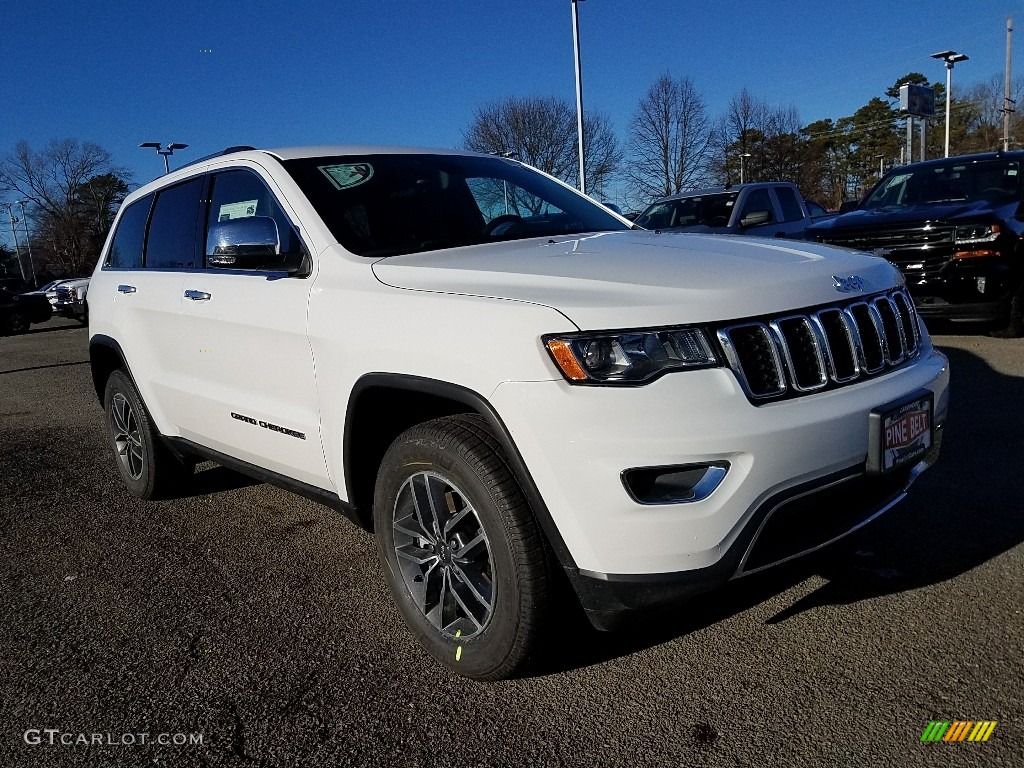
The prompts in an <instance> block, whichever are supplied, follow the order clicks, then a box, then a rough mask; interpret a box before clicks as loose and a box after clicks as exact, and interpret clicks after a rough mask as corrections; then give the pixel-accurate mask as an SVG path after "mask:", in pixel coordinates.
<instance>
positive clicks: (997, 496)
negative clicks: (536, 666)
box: [0, 321, 1024, 768]
mask: <svg viewBox="0 0 1024 768" xmlns="http://www.w3.org/2000/svg"><path fill="white" fill-rule="evenodd" d="M87 338H88V337H87V332H86V331H85V330H84V329H82V328H79V327H77V326H76V325H75V324H71V323H69V324H63V323H61V322H60V321H54V322H51V323H48V324H46V325H44V326H40V327H39V328H38V330H36V331H35V332H33V333H30V334H28V335H25V336H19V337H11V338H0V725H2V728H0V767H2V768H13V767H14V766H18V768H20V767H21V766H55V767H56V766H61V767H62V768H63V767H64V766H74V765H90V766H141V765H163V766H172V767H173V768H180V767H188V766H342V765H359V766H364V765H382V766H383V765H401V766H444V765H453V766H455V765H458V766H490V765H494V766H520V765H536V766H551V765H566V766H605V765H607V766H620V765H637V766H683V765H685V766H704V765H707V766H736V765H743V766H747V765H749V766H776V765H779V766H782V765H785V766H833V765H844V766H890V765H891V766H931V765H935V766H938V765H941V766H979V765H985V766H988V765H1003V766H1019V765H1021V764H1022V762H1021V761H1022V759H1024V727H1022V723H1024V707H1022V704H1021V696H1020V688H1021V683H1022V681H1024V614H1022V612H1024V598H1022V597H1021V574H1022V573H1024V544H1022V541H1024V514H1022V508H1024V503H1022V493H1021V477H1022V469H1021V467H1022V458H1021V455H1022V454H1021V449H1020V435H1021V434H1022V432H1024V408H1022V407H1021V403H1024V340H1017V341H1001V340H994V339H988V338H985V337H982V336H941V337H937V339H936V341H937V343H938V344H939V345H940V346H941V347H942V348H943V349H944V350H945V351H946V352H947V354H948V355H949V356H950V360H951V362H952V366H953V392H952V409H951V416H950V421H949V425H948V429H947V430H946V433H947V435H946V439H945V443H944V446H943V457H942V460H941V461H940V463H939V464H938V466H937V467H936V468H935V469H933V471H931V472H929V473H927V474H926V475H925V476H924V477H923V478H922V479H921V480H920V481H919V483H918V484H917V485H916V486H915V487H914V489H913V491H912V493H911V496H910V498H909V499H908V500H907V501H906V502H905V503H904V504H903V505H901V506H899V507H897V508H896V509H895V510H893V511H892V512H890V513H889V514H888V515H887V516H886V517H884V518H883V519H882V520H880V521H879V522H877V523H876V524H873V525H871V526H868V527H867V528H866V529H865V530H864V531H862V532H861V533H860V534H858V535H857V536H856V537H853V538H852V539H848V540H846V541H845V542H843V544H842V545H839V546H837V547H834V548H832V549H830V550H826V551H825V552H824V553H822V554H820V555H817V556H814V557H812V558H805V559H804V560H802V561H800V562H799V563H796V564H793V565H791V566H787V567H784V568H782V569H778V570H776V571H775V572H771V573H769V574H767V575H765V576H762V577H750V578H748V579H746V580H741V581H739V582H735V583H733V584H730V585H729V586H728V587H726V588H725V589H722V590H719V591H718V592H716V593H713V594H711V595H707V596H704V597H702V598H699V599H697V600H694V601H693V602H692V603H690V604H688V605H687V606H686V607H685V608H684V609H683V610H681V611H680V612H679V614H678V615H676V616H673V617H670V618H667V619H663V620H661V621H659V622H657V623H653V624H649V625H643V626H634V627H631V628H628V629H626V630H625V631H623V632H620V633H617V634H613V635H601V634H598V633H595V632H592V631H589V630H587V629H586V628H585V627H583V626H581V625H579V624H578V623H576V622H574V621H566V622H565V623H564V625H562V626H560V627H558V628H557V629H556V630H553V631H552V634H551V637H550V638H549V647H548V657H547V659H546V660H545V663H544V666H543V667H542V669H541V671H540V672H539V673H538V674H536V675H535V676H532V677H529V678H525V679H520V680H514V681H509V682H503V683H497V684H478V683H471V682H468V681H466V680H463V679H461V678H457V677H455V676H453V675H451V674H449V673H448V672H446V671H444V670H443V669H441V668H439V667H438V666H437V665H436V664H434V663H432V662H431V661H430V660H429V659H428V658H427V657H426V656H425V655H424V654H422V653H421V652H420V651H419V650H418V648H417V646H416V645H415V643H414V642H413V640H412V639H411V638H410V636H409V635H408V634H407V633H406V631H405V629H404V627H403V625H402V624H401V620H400V618H399V616H398V614H397V612H396V611H395V610H394V609H393V608H392V606H391V602H390V600H389V598H388V595H387V592H386V588H385V587H384V584H383V579H382V577H381V573H380V568H379V566H378V564H377V559H376V554H375V550H374V545H373V541H372V539H371V538H370V537H369V536H368V535H366V534H365V533H362V532H360V531H358V530H356V529H355V528H354V527H353V526H351V525H350V524H348V523H347V522H346V521H345V520H343V519H341V518H340V516H339V515H337V514H336V513H334V512H332V511H331V510H329V509H327V508H325V507H321V506H319V505H317V504H315V503H312V502H309V501H306V500H304V499H301V498H298V497H295V496H292V495H289V494H287V493H285V492H284V491H280V490H278V489H276V488H272V487H270V486H267V485H262V484H258V483H254V482H252V481H250V480H247V479H245V478H243V477H241V476H239V475H236V474H234V473H232V472H229V471H227V470H224V469H220V468H216V467H213V466H212V465H203V466H202V467H200V470H201V472H200V473H199V474H198V476H197V478H196V481H195V484H194V486H193V487H192V488H191V489H190V490H189V491H187V495H184V496H182V497H181V498H179V499H176V500H173V501H164V502H155V503H147V502H142V501H139V500H136V499H134V498H132V497H130V496H129V495H128V494H127V493H126V491H125V490H124V488H123V487H122V485H121V483H120V481H119V478H118V476H117V473H116V469H115V467H114V464H113V460H112V458H111V456H110V455H109V452H108V450H107V448H106V446H105V444H104V438H103V433H102V418H101V411H100V408H99V405H98V403H97V401H96V397H95V394H94V393H93V391H92V384H91V380H90V376H89V367H88V364H87ZM936 720H941V721H956V720H971V721H979V720H991V721H997V723H998V725H997V726H996V728H995V730H994V731H993V732H992V735H991V737H990V738H989V740H988V741H987V742H984V743H969V742H964V743H952V742H937V743H923V742H922V741H921V737H922V733H923V732H924V730H925V728H926V727H927V726H928V725H929V722H930V721H936ZM54 729H58V730H56V731H55V730H54ZM142 734H146V735H145V737H143V736H141V735H142ZM94 735H96V736H94ZM97 738H98V741H97V742H96V743H92V742H93V741H94V739H97ZM157 739H161V740H163V741H168V742H170V744H169V745H158V744H153V743H151V742H152V741H154V740H157ZM83 740H84V741H86V742H90V743H89V745H88V746H86V745H83V744H81V743H77V744H76V743H75V742H81V741H83ZM197 740H201V742H202V743H201V744H198V743H195V742H196V741H197ZM68 741H70V742H72V743H70V744H62V742H68ZM143 741H145V742H147V743H142V742H143ZM175 741H178V742H181V741H185V743H184V744H180V745H177V746H176V745H175V744H174V742H175ZM129 742H134V743H129Z"/></svg>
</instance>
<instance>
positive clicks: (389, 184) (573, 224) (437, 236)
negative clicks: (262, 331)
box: [284, 154, 629, 257]
mask: <svg viewBox="0 0 1024 768" xmlns="http://www.w3.org/2000/svg"><path fill="white" fill-rule="evenodd" d="M284 166H285V168H286V169H287V170H288V172H289V173H290V174H291V175H292V178H294V179H295V181H296V183H297V184H298V185H299V186H300V187H301V188H302V191H303V192H305V194H306V197H307V198H309V201H310V202H311V203H312V204H313V206H314V207H315V208H316V210H317V212H318V213H319V214H320V216H321V218H322V219H323V220H324V223H325V224H326V225H327V226H328V228H330V230H331V233H332V234H333V235H334V236H335V237H336V238H337V239H338V242H339V243H341V244H342V245H343V246H344V247H345V248H346V249H347V250H349V251H351V252H352V253H355V254H358V255H360V256H378V257H379V256H394V255H397V254H402V253H415V252H417V251H429V250H436V249H440V248H453V247H456V246H462V245H475V244H479V243H489V242H497V241H501V240H519V239H523V238H528V237H550V236H552V235H566V234H577V233H581V232H603V231H609V230H621V229H628V228H629V227H628V225H626V224H624V223H623V222H622V221H620V220H619V219H618V218H616V217H615V216H614V215H612V214H611V213H609V212H608V211H607V210H605V209H604V208H602V207H601V206H599V205H598V204H596V203H594V202H591V201H589V200H587V199H586V198H584V197H581V196H580V195H578V194H576V193H575V192H573V191H572V190H570V189H566V188H565V187H563V186H562V185H561V184H558V183H556V182H554V181H552V180H551V179H549V178H547V177H546V176H544V175H542V174H540V173H537V172H536V171H534V170H531V169H529V168H526V167H524V166H523V165H521V164H520V163H517V162H515V161H512V160H507V159H505V158H500V157H475V156H464V155H429V154H389V155H360V156H353V155H346V156H339V157H313V158H302V159H297V160H286V161H285V162H284Z"/></svg>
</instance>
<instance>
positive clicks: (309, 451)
mask: <svg viewBox="0 0 1024 768" xmlns="http://www.w3.org/2000/svg"><path fill="white" fill-rule="evenodd" d="M89 304H90V309H91V318H90V320H91V323H90V353H91V361H92V374H93V379H94V382H95V386H96V392H97V394H98V395H99V397H100V399H101V400H102V402H103V405H104V408H105V410H106V422H107V426H108V430H109V436H110V443H111V446H112V448H113V451H114V454H115V456H116V459H117V465H118V468H119V470H120V473H121V475H122V477H123V478H124V481H125V483H126V484H127V486H128V488H129V489H130V490H131V491H132V492H133V493H135V494H136V495H138V496H141V497H143V498H152V497H156V496H158V495H161V494H173V493H174V492H175V489H176V488H178V487H180V484H182V483H185V482H187V476H188V474H189V473H190V472H191V470H192V467H193V465H194V464H195V463H196V461H198V460H199V459H200V458H208V459H213V460H214V461H217V462H220V463H221V464H224V465H227V466H229V467H234V468H236V469H238V470H241V471H243V472H247V473H250V474H252V475H254V476H256V477H258V478H262V479H265V480H268V481H271V482H274V483H277V484H280V485H283V486H285V487H287V488H290V489H293V490H295V491H297V492H299V493H301V494H304V495H306V496H309V497H312V498H314V499H318V500H320V501H323V502H325V503H328V504H330V505H332V506H333V507H335V508H337V509H339V510H341V511H342V512H344V513H345V514H347V515H348V516H349V517H351V518H352V519H353V520H354V521H356V522H357V523H359V524H360V525H362V526H365V527H366V528H367V529H369V530H373V531H375V534H376V540H377V544H378V548H379V552H380V557H381V560H382V562H383V568H384V572H385V573H386V576H387V580H388V582H389V586H390V588H391V591H392V593H393V595H394V598H395V600H396V602H397V604H398V606H399V608H400V609H401V612H402V614H403V616H404V618H405V621H406V622H407V623H408V625H409V627H410V628H411V630H412V632H413V633H414V635H415V636H416V637H417V639H418V640H419V642H420V643H421V644H422V645H423V647H424V648H425V649H426V650H427V651H429V652H430V653H431V654H432V655H433V656H434V657H435V658H437V659H438V660H439V661H441V663H443V664H444V665H446V666H448V667H449V668H451V669H453V670H455V671H457V672H459V673H460V674H463V675H466V676H468V677H472V678H477V679H486V680H493V679H498V678H502V677H506V676H509V675H512V674H513V673H515V672H517V671H519V670H521V669H522V668H523V666H524V665H525V664H526V663H527V662H528V661H529V660H530V658H531V655H532V654H533V652H534V651H535V650H536V648H537V646H538V640H539V638H540V636H541V633H542V632H543V631H544V621H545V618H546V617H547V616H548V615H549V611H550V610H551V609H552V603H553V598H552V595H553V594H554V592H555V590H554V588H553V587H554V584H555V581H556V579H560V578H562V577H561V576H560V572H564V573H565V574H566V576H567V578H568V582H569V583H570V584H571V586H572V588H573V592H574V593H575V596H576V597H577V598H578V599H579V601H580V602H581V604H582V606H583V608H584V609H585V611H586V613H587V615H588V616H589V618H590V620H591V622H592V623H593V624H594V626H596V627H598V628H602V629H611V628H613V627H615V626H617V625H619V624H620V623H621V622H622V620H623V619H624V618H627V617H629V616H630V614H633V613H635V612H639V611H641V610H647V609H652V608H659V607H660V608H664V607H666V606H669V605H673V604H675V603H677V602H678V601H680V600H681V599H683V598H685V597H687V596H689V595H692V594H693V593H695V592H698V591H701V590H706V589H709V588H712V587H714V586H716V585H719V584H722V583H723V582H725V581H727V580H729V579H731V578H734V577H736V576H739V575H743V574H747V573H751V572H753V571H757V570H760V569H762V568H765V567H767V566H770V565H772V564H774V563H778V562H780V561H782V560H786V559H789V558H791V557H794V556H796V555H798V554H801V553H803V552H807V551H810V550H812V549H816V548H818V547H820V546H822V545H824V544H826V543H828V542H830V541H833V540H835V539H837V538H839V537H841V536H843V535H844V534H846V533H849V532H850V531H851V530H853V529H855V528H858V527H860V526H861V525H863V524H864V523H865V522H866V521H868V520H870V519H872V518H874V517H876V516H877V515H879V514H880V513H882V512H883V511H885V510H887V509H888V508H890V507H891V506H892V505H893V504H895V503H896V502H898V501H899V500H900V499H902V498H903V497H904V495H905V491H906V489H907V487H908V486H909V485H910V484H911V483H912V482H913V481H914V479H915V478H916V477H917V476H918V475H919V474H920V473H921V472H922V471H923V470H924V469H925V468H927V467H928V466H929V465H930V464H931V463H933V461H934V460H935V458H936V456H937V453H938V448H939V443H940V437H941V429H942V425H943V422H944V420H945V417H946V409H947V401H948V398H947V384H948V380H949V371H948V365H947V361H946V358H945V357H944V356H943V355H942V354H941V353H939V352H938V351H936V350H935V349H934V348H933V347H932V344H931V341H930V339H929V337H928V334H927V332H926V331H925V329H924V327H923V325H922V324H921V322H920V321H919V320H918V318H917V316H916V315H915V313H914V308H913V303H912V301H911V300H910V299H909V297H908V296H907V293H906V290H905V288H904V285H903V280H902V278H901V277H900V273H899V272H898V271H897V270H896V269H895V268H894V267H893V266H892V265H890V264H889V263H888V262H886V261H884V260H883V259H880V258H875V257H872V256H868V255H866V254H861V253H857V252H854V251H849V250H839V249H835V248H830V247H827V246H822V245H816V244H809V243H792V242H788V241H787V242H779V241H770V240H759V239H750V238H734V237H716V236H706V235H687V234H666V233H659V232H648V231H640V230H636V229H631V227H630V224H629V222H628V221H626V220H625V219H623V218H621V217H619V216H617V215H615V214H614V213H612V212H610V211H609V210H607V209H605V208H604V207H602V206H600V205H597V204H595V203H594V202H592V201H591V200H589V199H588V198H586V197H584V196H582V195H580V194H579V193H577V192H576V191H575V190H573V189H572V188H570V187H568V186H566V185H565V184H562V183H561V182H559V181H557V180H556V179H554V178H551V177H549V176H547V175H545V174H543V173H541V172H539V171H537V170H535V169H533V168H530V167H527V166H525V165H523V164H522V163H519V162H516V161H514V160H510V159H506V158H501V157H493V156H487V155H478V154H471V153H465V152H454V151H435V150H411V149H393V148H388V149H385V148H378V147H314V148H303V149H279V150H266V151H257V150H252V149H251V148H233V149H232V150H228V151H227V152H225V153H222V154H220V155H217V156H213V157H210V158H206V159H204V160H200V161H197V162H195V163H193V164H191V165H189V166H186V167H183V168H181V169H179V170H177V171H175V172H174V173H171V174H169V175H167V176H164V177H161V178H160V179H158V180H156V181H154V182H152V183H150V184H147V185H146V186H144V187H142V188H141V189H139V190H138V191H136V192H134V193H133V194H132V195H130V196H129V197H128V199H127V200H125V203H124V205H123V206H122V208H121V211H120V213H119V214H118V217H117V221H116V223H115V226H114V228H113V230H112V233H111V235H110V237H109V238H108V240H107V243H106V246H105V248H104V251H103V255H102V257H101V260H100V263H99V265H98V266H97V267H96V271H95V273H94V274H93V277H92V285H91V289H90V293H89Z"/></svg>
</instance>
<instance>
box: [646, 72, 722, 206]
mask: <svg viewBox="0 0 1024 768" xmlns="http://www.w3.org/2000/svg"><path fill="white" fill-rule="evenodd" d="M710 145H711V129H710V122H709V120H708V115H707V109H706V107H705V105H704V99H703V97H702V96H701V95H700V93H699V92H698V91H697V89H696V87H695V86H694V84H693V81H692V80H690V78H689V77H683V78H680V79H675V78H673V77H672V76H671V75H662V76H661V77H659V78H658V79H657V80H655V81H654V83H653V85H651V87H650V88H648V89H647V93H646V94H644V96H643V98H642V99H640V103H639V104H638V105H637V109H636V112H635V113H634V115H633V120H632V122H631V123H630V126H629V147H630V151H631V153H632V162H631V163H630V166H629V170H628V172H627V178H628V179H629V181H630V184H631V185H632V187H633V189H634V191H635V192H636V194H637V195H639V196H640V197H642V198H647V199H650V198H652V197H662V196H664V195H671V194H674V193H676V192H680V191H682V190H684V189H688V188H692V187H694V186H696V185H699V184H700V183H702V182H703V181H704V179H705V175H706V167H705V166H706V160H707V154H708V150H709V148H710Z"/></svg>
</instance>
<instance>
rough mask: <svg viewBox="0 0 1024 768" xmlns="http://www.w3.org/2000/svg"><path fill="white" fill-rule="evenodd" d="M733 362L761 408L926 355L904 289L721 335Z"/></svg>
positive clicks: (733, 327) (729, 328) (734, 327)
mask: <svg viewBox="0 0 1024 768" xmlns="http://www.w3.org/2000/svg"><path fill="white" fill-rule="evenodd" d="M717 335H718V340H719V342H720V343H721V345H722V349H723V350H724V351H725V358H726V360H727V361H728V363H729V367H730V368H732V370H733V373H735V374H736V377H737V379H739V381H740V384H741V385H742V386H743V390H744V391H745V392H746V394H747V397H748V398H749V399H750V400H751V401H752V402H754V403H755V404H760V403H763V402H769V401H772V400H779V399H782V398H786V397H796V396H800V395H805V394H809V393H812V392H818V391H821V390H824V389H831V388H835V387H838V386H843V385H845V384H851V383H853V382H855V381H859V380H862V379H864V378H866V377H870V376H876V375H879V374H882V373H884V372H886V371H889V370H892V369H893V368H895V367H896V366H899V365H901V364H903V363H905V362H906V361H907V360H910V359H911V358H913V357H915V356H916V355H917V354H918V352H919V351H920V344H921V338H920V336H919V333H918V324H917V316H916V315H915V313H914V304H913V302H912V301H911V300H910V297H909V296H908V295H907V293H906V291H905V290H904V289H898V290H896V291H892V292H889V293H883V294H879V295H876V296H873V297H870V298H868V299H865V300H856V301H852V302H848V303H845V304H839V305H834V306H828V307H819V308H814V309H812V310H806V311H802V312H798V313H795V314H787V315H783V316H780V317H775V318H765V319H759V320H753V321H750V322H746V323H738V324H735V325H729V326H726V327H724V328H721V329H719V330H718V334H717Z"/></svg>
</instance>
